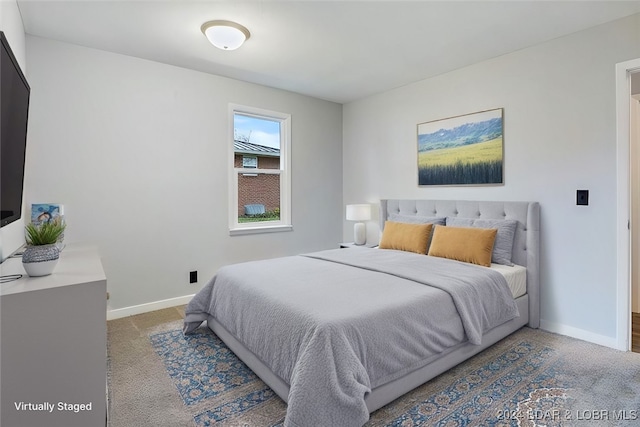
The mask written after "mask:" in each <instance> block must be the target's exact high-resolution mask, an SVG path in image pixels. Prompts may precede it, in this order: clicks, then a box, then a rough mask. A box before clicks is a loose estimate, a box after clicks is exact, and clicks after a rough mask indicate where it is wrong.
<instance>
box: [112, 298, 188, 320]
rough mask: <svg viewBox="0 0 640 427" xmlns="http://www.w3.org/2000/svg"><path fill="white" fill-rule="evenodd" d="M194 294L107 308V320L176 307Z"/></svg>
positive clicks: (185, 302)
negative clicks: (112, 308)
mask: <svg viewBox="0 0 640 427" xmlns="http://www.w3.org/2000/svg"><path fill="white" fill-rule="evenodd" d="M191 298H193V295H185V296H182V297H176V298H170V299H165V300H161V301H154V302H149V303H146V304H140V305H133V306H131V307H124V308H117V309H115V310H107V320H115V319H121V318H123V317H127V316H133V315H136V314H142V313H148V312H150V311H155V310H161V309H163V308H169V307H176V306H178V305H184V304H187V303H188V302H189V301H191Z"/></svg>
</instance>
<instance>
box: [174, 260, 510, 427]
mask: <svg viewBox="0 0 640 427" xmlns="http://www.w3.org/2000/svg"><path fill="white" fill-rule="evenodd" d="M209 314H211V315H212V316H213V317H215V318H216V319H217V320H218V321H219V322H220V323H221V324H222V326H224V327H225V328H226V329H227V330H228V331H229V332H230V333H231V334H233V335H234V336H235V337H236V338H237V339H238V340H239V341H241V342H242V343H244V344H245V346H246V347H247V348H248V349H249V350H251V351H252V352H253V353H254V354H256V355H257V356H258V357H259V358H260V359H261V360H262V361H263V362H264V363H265V364H266V365H267V366H268V367H270V368H271V370H272V371H273V372H274V373H275V374H276V375H278V376H279V377H280V378H282V379H283V380H284V381H285V382H287V383H288V384H289V385H290V392H289V396H288V400H289V401H288V408H287V416H286V419H285V426H299V427H320V426H328V427H329V426H331V427H333V426H344V427H348V426H361V425H362V424H364V423H365V422H366V421H367V419H368V418H369V413H368V410H367V407H366V404H365V401H364V398H365V395H366V394H367V393H368V392H370V391H371V389H372V388H375V387H376V386H378V385H381V384H384V383H386V382H389V381H392V380H394V379H397V378H399V377H401V376H403V375H405V374H407V373H409V372H411V371H413V370H415V369H417V368H419V367H421V366H424V365H426V364H427V363H429V362H431V361H432V360H434V359H435V358H437V357H438V354H439V353H442V352H443V351H446V350H447V349H448V348H450V347H451V346H454V345H456V344H458V343H460V342H462V341H464V340H465V339H468V340H469V341H470V342H471V343H474V344H479V343H480V341H481V339H482V334H483V333H484V332H485V331H487V330H489V329H491V328H493V327H494V326H497V325H499V324H502V323H504V322H506V321H508V320H511V319H513V318H515V317H517V316H518V315H519V314H518V309H517V307H516V304H515V301H514V300H513V298H512V296H511V293H510V291H509V289H508V286H507V283H506V281H505V279H504V277H502V275H500V274H499V273H497V272H495V271H491V270H490V269H487V268H482V267H477V266H474V265H471V264H465V263H460V262H456V261H450V260H446V259H441V258H434V257H429V256H425V255H418V254H412V253H408V252H400V251H392V250H375V249H366V248H357V249H335V250H329V251H323V252H316V253H312V254H306V255H300V256H293V257H286V258H278V259H272V260H265V261H254V262H248V263H242V264H235V265H230V266H227V267H224V268H222V269H220V271H219V272H218V274H217V275H216V276H215V277H214V278H213V279H212V280H211V281H210V282H209V283H208V284H207V285H206V286H205V287H204V288H203V289H202V290H201V291H200V292H199V293H198V294H197V295H196V296H195V297H194V298H193V300H192V301H191V302H190V303H189V305H188V306H187V309H186V317H185V329H184V331H185V333H189V332H192V331H193V330H194V329H196V328H197V327H198V326H199V325H200V323H201V322H202V321H203V320H206V318H207V316H208V315H209Z"/></svg>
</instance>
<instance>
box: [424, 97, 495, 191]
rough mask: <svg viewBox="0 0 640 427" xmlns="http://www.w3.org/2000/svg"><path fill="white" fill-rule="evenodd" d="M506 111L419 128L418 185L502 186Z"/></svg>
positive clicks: (491, 112) (481, 112)
mask: <svg viewBox="0 0 640 427" xmlns="http://www.w3.org/2000/svg"><path fill="white" fill-rule="evenodd" d="M502 116H503V109H502V108H497V109H495V110H488V111H480V112H477V113H471V114H465V115H462V116H456V117H450V118H448V119H442V120H435V121H432V122H426V123H420V124H419V125H418V185H474V184H475V185H487V184H502V183H503V173H502V170H503V152H504V149H503V138H502V136H503V124H502Z"/></svg>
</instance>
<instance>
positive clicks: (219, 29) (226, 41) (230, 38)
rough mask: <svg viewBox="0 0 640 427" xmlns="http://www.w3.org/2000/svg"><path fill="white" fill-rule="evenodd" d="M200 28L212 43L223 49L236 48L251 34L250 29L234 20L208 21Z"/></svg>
mask: <svg viewBox="0 0 640 427" xmlns="http://www.w3.org/2000/svg"><path fill="white" fill-rule="evenodd" d="M200 29H201V30H202V33H203V34H204V35H205V36H207V39H209V41H210V42H211V44H212V45H214V46H215V47H217V48H219V49H222V50H235V49H237V48H239V47H240V46H242V43H244V41H245V40H247V39H248V38H249V37H250V36H251V33H249V30H247V29H246V28H245V27H243V26H242V25H240V24H238V23H235V22H232V21H221V20H218V21H208V22H205V23H204V24H202V27H200Z"/></svg>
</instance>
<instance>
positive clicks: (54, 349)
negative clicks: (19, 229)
mask: <svg viewBox="0 0 640 427" xmlns="http://www.w3.org/2000/svg"><path fill="white" fill-rule="evenodd" d="M0 271H1V273H2V275H3V276H5V275H10V274H22V275H23V277H22V278H21V279H18V280H16V281H13V282H9V283H2V284H0V368H1V369H0V396H2V407H1V412H0V425H1V426H2V427H39V426H42V427H57V426H64V427H75V426H78V427H93V426H96V427H98V426H101V427H102V426H104V425H105V415H106V402H105V385H106V384H105V381H106V364H107V361H106V348H107V347H106V346H107V323H106V303H107V301H106V292H107V279H106V277H105V274H104V270H103V268H102V263H101V261H100V256H99V254H98V251H97V249H96V248H94V247H86V246H74V245H69V246H67V247H66V248H65V249H64V250H63V251H62V253H61V254H60V261H59V262H58V265H57V266H56V268H55V270H54V272H53V274H52V275H50V276H44V277H28V276H27V275H26V273H25V272H24V269H23V267H22V261H21V259H20V258H10V259H8V260H6V261H5V262H4V263H2V264H1V265H0Z"/></svg>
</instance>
